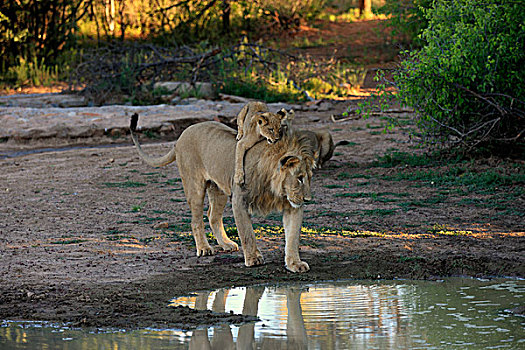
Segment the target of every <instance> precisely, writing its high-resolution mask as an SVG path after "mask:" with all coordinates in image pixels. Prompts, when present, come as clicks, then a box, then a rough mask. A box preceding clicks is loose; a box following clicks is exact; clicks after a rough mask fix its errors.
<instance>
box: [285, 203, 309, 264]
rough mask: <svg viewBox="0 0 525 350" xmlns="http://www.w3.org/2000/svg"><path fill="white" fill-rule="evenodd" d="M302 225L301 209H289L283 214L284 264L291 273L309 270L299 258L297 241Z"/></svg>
mask: <svg viewBox="0 0 525 350" xmlns="http://www.w3.org/2000/svg"><path fill="white" fill-rule="evenodd" d="M302 224H303V208H297V209H295V208H291V209H287V210H285V211H284V212H283V226H284V235H285V239H286V247H285V255H284V263H285V265H286V268H287V269H288V270H290V271H292V272H306V271H308V270H310V267H309V266H308V264H307V263H306V262H304V261H301V259H300V258H299V240H300V238H301V226H302Z"/></svg>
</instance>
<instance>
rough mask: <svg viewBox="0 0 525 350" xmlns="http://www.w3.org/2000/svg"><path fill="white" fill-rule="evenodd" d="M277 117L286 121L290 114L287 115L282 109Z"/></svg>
mask: <svg viewBox="0 0 525 350" xmlns="http://www.w3.org/2000/svg"><path fill="white" fill-rule="evenodd" d="M277 115H278V116H279V117H281V119H284V118H286V117H287V115H288V113H286V109H284V108H281V110H280V111H279V112H277Z"/></svg>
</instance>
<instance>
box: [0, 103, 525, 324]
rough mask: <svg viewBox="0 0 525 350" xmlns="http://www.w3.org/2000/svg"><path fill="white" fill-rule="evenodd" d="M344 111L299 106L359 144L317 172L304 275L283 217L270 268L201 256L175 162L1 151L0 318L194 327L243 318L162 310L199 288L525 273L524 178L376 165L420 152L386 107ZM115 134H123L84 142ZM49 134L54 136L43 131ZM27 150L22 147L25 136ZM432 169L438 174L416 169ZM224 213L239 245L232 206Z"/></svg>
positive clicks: (516, 164)
mask: <svg viewBox="0 0 525 350" xmlns="http://www.w3.org/2000/svg"><path fill="white" fill-rule="evenodd" d="M347 104H348V103H346V104H344V103H343V104H339V105H336V106H335V109H334V110H331V111H327V112H315V113H313V112H312V113H308V112H299V113H298V115H297V119H296V126H297V127H299V128H304V129H312V130H315V129H328V130H330V131H331V133H332V134H333V136H334V139H335V140H336V141H339V140H348V141H351V143H350V144H349V145H346V146H340V147H338V148H337V149H336V153H335V155H334V157H333V158H332V160H331V161H330V162H329V163H328V164H327V166H326V167H325V168H323V169H319V170H317V171H316V173H315V175H314V179H313V183H312V188H313V192H314V201H313V202H312V203H310V204H308V205H307V206H306V207H305V219H304V225H303V226H304V228H303V234H302V241H301V257H302V258H303V259H304V260H305V261H307V262H308V263H309V264H310V267H311V271H310V272H308V273H305V274H293V273H289V272H287V271H286V270H285V268H284V263H283V259H284V237H283V235H282V234H281V233H280V232H279V228H280V226H281V223H280V216H279V215H271V216H270V217H268V218H255V220H254V223H255V225H256V227H257V228H258V232H259V233H258V234H259V236H260V237H259V240H258V242H259V247H260V249H261V250H262V252H263V254H264V256H265V261H266V263H265V264H264V265H263V266H259V267H254V268H246V267H244V264H243V258H242V252H236V253H221V252H218V254H216V255H215V256H211V257H200V258H198V257H196V256H195V250H194V249H195V247H194V243H193V239H192V237H191V230H190V223H189V218H190V215H189V209H188V206H187V204H186V203H185V198H184V193H183V191H182V186H181V183H180V178H179V174H178V170H177V167H176V165H172V166H169V167H165V168H161V169H153V168H150V167H148V166H147V165H145V164H144V163H143V162H142V161H141V160H140V159H139V157H138V156H137V154H136V151H135V149H134V148H133V147H131V146H130V142H129V140H128V139H127V136H124V135H123V136H122V137H121V138H120V139H118V141H119V142H117V143H119V144H120V145H121V147H112V148H100V147H96V148H87V149H73V150H69V151H61V152H44V153H37V154H28V155H24V156H19V157H14V158H6V159H2V160H0V173H1V180H0V201H1V203H2V204H1V206H0V217H1V218H2V219H1V220H0V253H1V258H0V319H11V320H12V319H17V320H18V319H20V320H53V321H64V322H71V323H72V324H73V325H77V326H114V327H124V328H136V327H148V326H155V327H182V328H191V327H194V326H197V325H205V324H213V323H216V322H222V321H227V322H241V321H242V320H243V317H241V316H238V315H229V314H228V315H221V314H212V313H211V312H203V311H193V310H190V309H188V308H183V307H179V308H171V307H168V306H167V305H168V302H169V300H170V299H172V298H174V297H176V296H179V295H183V294H186V293H189V292H193V291H196V290H205V289H210V288H217V287H223V286H233V285H235V286H240V285H252V284H260V283H281V282H286V281H309V282H311V281H324V280H338V279H361V278H366V279H377V278H383V279H392V278H413V279H433V278H440V277H443V276H453V275H463V276H475V277H490V276H515V277H525V271H524V266H525V255H524V254H523V251H524V248H525V244H524V242H525V241H524V231H525V224H524V222H523V215H524V198H523V190H522V188H523V181H522V180H521V182H520V180H519V177H518V180H509V181H506V182H503V183H497V182H495V183H494V185H490V183H489V185H487V186H488V187H487V188H482V189H479V188H477V187H476V186H475V185H472V184H470V183H468V182H466V181H460V182H453V181H452V180H451V181H452V183H450V182H446V181H441V180H440V179H441V177H440V176H439V174H445V173H447V171H448V170H450V169H449V168H450V167H452V165H450V167H449V166H447V165H443V164H440V165H436V166H431V165H429V164H428V163H423V164H421V165H414V164H406V163H403V162H400V163H399V164H393V165H392V166H377V164H375V163H374V161H376V160H377V157H378V156H382V155H384V154H386V153H388V152H390V151H391V150H397V151H410V152H415V153H416V154H417V153H419V154H422V153H423V152H424V150H423V149H420V148H416V146H417V144H416V143H415V142H413V141H412V140H411V138H410V132H409V131H410V126H406V127H403V128H397V129H396V130H394V131H392V132H388V133H386V134H385V133H381V132H380V131H381V130H382V128H381V125H383V123H384V122H383V121H382V119H381V118H380V116H376V117H372V118H371V119H368V120H361V119H359V120H347V121H344V122H339V123H334V122H332V121H331V120H330V115H331V114H332V113H335V114H338V113H340V112H341V111H342V110H344V109H345V108H346V107H347ZM401 117H403V115H401ZM167 138H168V139H170V135H167ZM174 138H175V135H172V137H171V139H174ZM109 141H111V142H112V143H115V138H114V137H113V138H112V139H111V140H110V139H109V138H104V136H101V137H100V138H98V139H97V138H90V139H89V140H84V143H88V144H93V145H95V146H96V145H99V144H102V143H109ZM143 141H144V142H147V139H146V138H145V137H144V140H143ZM46 143H49V144H56V140H54V139H52V138H51V139H47V140H35V144H38V145H39V146H45V145H46ZM150 143H151V142H150ZM170 145H171V144H170V143H169V142H159V140H157V143H156V144H149V145H148V146H146V147H145V149H146V151H147V152H149V153H151V154H158V155H160V154H163V153H165V152H167V150H168V149H169V147H170ZM2 147H3V148H9V150H10V151H12V150H13V149H16V147H17V145H16V142H15V143H13V142H11V141H10V142H8V143H4V144H2V143H0V150H1V149H2ZM20 147H21V148H24V149H26V148H27V141H26V142H24V144H21V145H20ZM455 166H456V167H459V168H462V169H463V170H462V171H456V172H455V174H456V176H457V178H458V179H464V178H466V176H470V175H472V174H479V176H480V177H481V176H482V175H483V174H486V173H487V172H492V173H494V172H495V173H497V174H502V175H504V176H507V177H509V178H511V177H512V176H514V177H513V178H514V179H516V176H519V175H520V174H521V179H523V172H524V167H523V161H520V160H511V159H503V160H502V159H489V160H472V161H470V162H468V163H466V164H465V163H462V164H461V165H459V166H458V165H455ZM429 172H435V173H436V174H438V175H437V177H435V178H429V177H428V176H426V177H425V176H423V175H422V176H420V177H414V176H410V175H414V174H427V175H428V174H429ZM443 176H444V175H443ZM473 186H474V187H473ZM489 190H490V191H489ZM225 217H226V219H225V221H226V226H227V227H228V230H229V231H231V232H232V237H233V238H235V239H237V237H236V234H235V230H234V227H235V226H234V220H233V215H232V213H231V207H230V206H228V207H227V209H226V213H225Z"/></svg>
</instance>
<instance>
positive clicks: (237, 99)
mask: <svg viewBox="0 0 525 350" xmlns="http://www.w3.org/2000/svg"><path fill="white" fill-rule="evenodd" d="M219 98H220V99H221V100H223V101H228V102H232V103H248V102H250V101H252V100H250V99H249V98H246V97H240V96H235V95H228V94H219Z"/></svg>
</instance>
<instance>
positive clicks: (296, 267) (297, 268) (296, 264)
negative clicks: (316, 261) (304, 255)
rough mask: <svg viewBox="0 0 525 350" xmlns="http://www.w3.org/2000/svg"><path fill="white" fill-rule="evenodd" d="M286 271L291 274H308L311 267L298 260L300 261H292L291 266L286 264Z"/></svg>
mask: <svg viewBox="0 0 525 350" xmlns="http://www.w3.org/2000/svg"><path fill="white" fill-rule="evenodd" d="M286 269H287V270H288V271H291V272H299V273H302V272H307V271H309V270H310V266H308V264H307V263H306V262H304V261H301V260H298V261H292V262H291V263H289V264H286Z"/></svg>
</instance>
